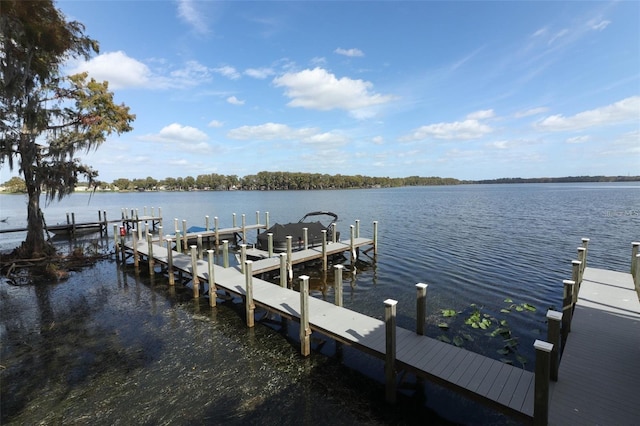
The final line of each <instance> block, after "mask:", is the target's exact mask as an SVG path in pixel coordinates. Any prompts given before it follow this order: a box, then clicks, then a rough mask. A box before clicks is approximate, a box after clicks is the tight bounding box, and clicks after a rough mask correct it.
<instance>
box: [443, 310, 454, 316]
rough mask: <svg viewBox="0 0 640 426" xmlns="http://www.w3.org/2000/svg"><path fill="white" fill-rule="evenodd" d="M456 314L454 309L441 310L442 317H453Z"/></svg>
mask: <svg viewBox="0 0 640 426" xmlns="http://www.w3.org/2000/svg"><path fill="white" fill-rule="evenodd" d="M456 314H457V312H456V311H455V310H454V309H443V310H442V316H443V317H455V316H456Z"/></svg>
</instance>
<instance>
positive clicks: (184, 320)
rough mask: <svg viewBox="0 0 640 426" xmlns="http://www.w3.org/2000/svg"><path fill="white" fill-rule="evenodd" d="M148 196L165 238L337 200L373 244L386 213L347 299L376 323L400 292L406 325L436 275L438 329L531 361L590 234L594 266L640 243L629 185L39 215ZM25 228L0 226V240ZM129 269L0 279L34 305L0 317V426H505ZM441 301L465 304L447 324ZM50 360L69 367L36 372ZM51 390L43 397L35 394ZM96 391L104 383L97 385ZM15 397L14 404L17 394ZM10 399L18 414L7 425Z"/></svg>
mask: <svg viewBox="0 0 640 426" xmlns="http://www.w3.org/2000/svg"><path fill="white" fill-rule="evenodd" d="M145 206H146V207H147V209H148V211H150V210H151V207H154V209H155V211H156V212H157V209H158V207H161V208H162V215H163V217H164V228H165V233H166V232H167V231H166V230H169V229H171V230H172V229H173V219H174V218H178V219H179V220H180V221H181V220H183V219H184V220H187V224H188V225H200V226H203V225H204V222H205V219H204V217H205V215H209V216H210V218H211V223H213V217H214V216H218V217H219V218H220V219H219V220H220V226H221V227H227V226H231V221H232V213H234V212H235V213H237V218H238V219H237V220H238V223H240V215H241V214H245V215H246V221H247V223H248V224H252V223H255V217H256V211H257V210H259V211H260V217H261V220H264V212H267V211H268V212H269V215H270V222H271V223H275V222H280V223H286V222H292V221H297V220H298V219H300V218H301V217H302V216H303V215H304V214H305V213H307V212H309V211H314V210H330V211H333V212H335V213H337V214H338V216H339V218H340V219H339V221H338V230H339V231H341V232H342V235H343V238H344V237H345V236H348V235H349V225H352V224H354V222H355V220H356V219H359V220H360V234H361V236H363V237H371V235H372V227H373V226H372V222H373V221H378V223H379V235H378V237H379V249H378V256H377V259H376V260H375V261H374V260H372V259H368V258H367V257H366V256H361V258H362V260H363V261H364V262H358V263H357V264H356V273H355V274H354V273H352V272H351V270H352V268H351V265H350V261H349V260H348V259H347V260H346V261H345V262H346V264H347V265H348V267H347V269H348V270H349V271H350V272H347V273H346V274H345V281H344V282H345V289H344V304H345V306H346V307H348V308H350V309H353V310H356V311H358V312H362V313H365V314H368V315H371V316H374V317H377V318H382V317H383V314H384V306H383V301H384V300H385V299H388V298H392V299H396V300H398V301H399V304H398V308H397V309H398V325H399V326H401V327H405V328H409V329H413V328H414V327H415V284H416V283H418V282H424V283H428V284H429V288H428V308H427V309H428V318H427V334H428V335H429V336H431V337H435V338H441V339H443V340H447V341H451V342H455V343H457V344H461V345H463V346H464V347H466V348H468V349H470V350H473V351H475V352H479V353H482V354H485V355H487V356H490V357H492V358H495V359H503V360H505V361H507V362H511V363H513V364H515V365H519V366H523V367H524V368H526V369H528V370H532V369H533V350H532V345H533V342H534V340H535V339H537V338H544V336H545V335H546V322H545V314H546V311H547V309H548V308H549V307H554V308H555V309H558V310H559V309H560V308H561V297H562V280H563V279H569V278H570V277H571V260H573V259H575V258H576V257H577V253H576V248H577V247H578V246H579V245H580V240H581V238H582V237H588V238H590V240H591V241H590V245H589V257H588V262H589V265H590V266H594V267H599V268H606V269H615V270H622V271H627V270H628V269H629V264H630V257H631V256H630V252H631V242H632V241H637V240H640V226H638V225H639V224H640V185H639V184H637V183H625V184H594V183H588V184H526V185H462V186H451V187H410V188H393V189H370V190H344V191H309V192H303V191H300V192H298V191H269V192H267V191H260V192H258V191H255V192H244V191H231V192H181V193H165V192H159V193H153V192H145V193H125V194H116V193H114V194H109V193H99V194H94V195H93V196H91V197H90V196H89V195H88V194H74V195H72V196H71V197H69V198H67V199H65V200H63V201H62V202H61V203H54V204H52V205H50V206H47V207H46V208H44V209H43V210H44V211H45V215H46V219H47V222H48V224H54V223H58V222H64V221H66V219H65V215H66V213H67V212H74V213H75V217H76V221H77V222H83V221H92V220H96V219H97V211H98V210H100V211H106V212H107V216H108V218H109V219H117V218H119V217H120V212H121V209H122V208H127V209H132V208H138V209H139V212H140V214H142V212H143V208H144V207H145ZM25 214H26V200H25V198H24V197H23V196H13V195H11V196H10V195H0V218H5V217H8V218H9V219H8V220H7V222H6V223H4V222H3V223H0V229H2V228H14V227H20V226H24V225H26V221H25V218H24V217H25ZM110 231H111V230H110ZM23 237H24V235H20V234H0V238H1V241H0V250H7V249H9V248H11V247H14V246H16V245H17V244H19V242H20V241H21V240H22V238H23ZM129 269H130V268H128V269H126V270H122V269H119V268H118V267H117V266H116V265H115V263H114V262H110V261H107V262H100V263H99V264H98V265H97V266H95V267H94V268H91V269H90V270H89V271H81V272H77V273H72V276H71V277H70V279H69V280H68V281H67V282H64V283H61V284H59V285H56V286H51V288H50V289H48V290H42V289H38V288H37V287H35V288H34V287H26V288H25V287H16V286H10V285H8V284H7V283H6V282H5V281H3V282H2V284H1V286H0V289H1V290H2V293H0V295H1V296H2V298H1V299H0V302H1V303H2V308H3V309H2V311H3V312H7V310H10V308H11V306H12V304H14V305H20V304H21V305H20V306H23V305H24V306H27V307H26V308H25V309H24V310H23V311H21V313H20V314H19V315H17V318H13V317H12V318H6V317H5V315H4V314H3V324H4V325H3V328H2V333H3V341H5V340H6V341H8V342H9V343H10V344H3V349H2V351H3V353H2V359H3V361H2V363H3V367H4V369H3V370H2V374H3V376H4V377H3V390H2V392H3V393H2V404H3V410H2V412H3V414H2V415H3V424H4V423H5V421H7V420H12V421H13V420H15V421H17V422H27V423H32V422H34V421H33V420H35V419H37V418H38V416H44V417H43V418H45V419H47V420H50V421H54V422H56V421H57V420H65V421H68V420H72V421H71V423H74V422H75V423H84V421H83V420H82V419H86V421H87V422H88V421H91V422H92V423H95V422H97V423H105V424H107V423H108V424H116V423H129V421H130V420H131V419H135V420H136V422H137V423H140V422H143V423H150V424H165V423H174V424H175V423H179V424H187V423H191V424H193V423H196V424H199V423H202V424H215V423H222V422H227V423H228V422H231V423H234V422H235V423H238V424H239V423H267V424H270V423H274V424H276V423H278V424H281V423H284V424H300V423H307V424H314V423H316V421H315V417H314V416H315V415H316V414H317V413H322V415H323V416H324V415H325V414H326V416H327V418H326V420H327V421H330V422H331V423H334V424H354V423H360V424H376V423H396V424H403V423H411V422H412V421H411V418H410V417H407V414H406V412H410V413H412V415H418V414H416V413H419V415H420V416H432V417H429V418H432V420H433V419H435V420H433V421H435V422H437V423H442V424H445V423H446V422H447V421H454V422H460V423H466V424H472V423H487V422H493V423H502V422H508V420H507V419H504V418H502V417H501V416H498V415H496V414H494V413H492V412H490V411H487V410H483V409H482V408H481V407H478V406H477V405H476V404H474V403H471V402H469V401H466V400H464V399H463V398H459V397H456V396H455V395H450V394H449V393H447V392H445V391H442V390H440V389H439V388H436V387H434V386H431V385H429V384H427V385H425V386H424V388H426V392H427V399H426V402H424V401H423V400H422V399H419V400H416V399H415V398H416V396H415V395H416V393H415V392H413V391H409V390H407V391H405V394H406V395H407V399H406V400H403V401H404V402H402V401H401V406H402V407H403V409H405V412H402V410H393V409H388V408H387V409H384V410H383V409H381V408H380V407H383V406H384V404H382V403H381V402H380V398H381V397H383V395H382V396H381V395H380V394H383V390H382V389H383V388H382V381H383V379H382V378H383V371H382V364H381V363H380V362H378V361H377V360H373V359H370V358H369V357H367V356H365V355H362V354H359V353H357V352H354V351H351V350H348V349H345V351H344V353H343V358H342V361H341V362H338V363H337V364H336V363H335V362H333V361H335V357H329V356H327V355H331V354H332V350H331V348H332V345H331V344H327V345H325V346H318V344H317V343H318V342H316V344H315V347H316V351H315V352H314V354H313V355H312V357H311V358H310V359H309V360H304V361H303V360H301V359H300V357H299V356H298V355H297V353H296V352H297V344H296V343H295V341H294V342H290V341H288V340H287V339H286V338H284V336H283V335H282V334H280V333H278V332H277V331H274V330H272V329H271V328H269V327H265V326H263V325H264V324H261V325H259V326H258V327H256V329H255V330H247V329H246V328H245V327H244V325H243V322H242V319H241V317H240V315H238V313H240V314H241V312H242V311H241V310H237V309H236V307H237V306H236V305H237V304H235V303H233V302H228V303H225V304H224V305H223V306H221V307H219V308H218V309H216V310H215V311H214V312H211V310H210V309H209V308H208V306H206V300H201V301H200V302H199V303H195V304H194V302H193V301H192V300H191V299H190V296H189V292H188V291H185V290H183V289H180V288H177V289H176V290H175V291H173V290H172V289H169V288H168V286H167V285H166V279H164V278H159V277H158V276H156V278H155V281H154V282H153V283H151V282H149V278H148V277H146V276H144V275H143V276H140V277H137V276H135V275H134V274H132V272H131V271H130V270H129ZM301 273H305V274H309V275H311V276H312V282H311V284H312V288H314V289H315V290H314V291H313V292H312V294H313V295H314V296H315V297H320V298H326V299H327V300H332V298H333V293H332V291H331V289H330V286H331V285H332V277H331V276H328V277H323V276H322V274H320V273H318V271H316V270H308V269H307V270H301V271H296V275H299V274H301ZM329 275H331V274H329ZM43 292H44V293H43ZM45 293H46V294H45ZM30 300H31V301H32V302H29V301H30ZM35 301H37V302H38V303H35ZM43 301H44V302H43ZM29 303H31V304H30V305H29ZM227 305H228V306H227ZM443 310H453V311H455V312H456V313H457V314H456V315H454V316H452V317H449V316H445V315H443V312H442V311H443ZM476 311H479V312H480V313H481V314H482V315H486V317H487V318H488V319H490V321H491V323H492V324H491V327H489V329H488V330H481V329H474V328H473V327H471V326H469V325H467V324H465V320H466V319H468V318H469V317H470V316H471V315H472V314H473V313H474V312H476ZM65 315H68V316H69V317H73V318H76V319H77V318H78V315H80V317H79V318H80V321H79V322H78V321H74V322H73V323H71V322H69V321H65V318H64V316H65ZM501 322H502V324H503V326H504V327H506V328H508V329H509V331H510V333H511V337H513V338H514V340H512V342H516V344H513V343H512V344H511V345H509V346H508V347H505V344H504V339H502V338H501V337H500V336H498V337H496V336H495V335H494V336H490V335H489V333H490V331H491V330H495V328H496V327H497V325H498V324H500V323H501ZM443 323H446V324H447V325H448V328H444V327H443V326H442V325H443ZM21 333H26V336H27V337H26V338H24V339H22V340H23V343H20V339H17V338H16V337H15V336H19V335H21ZM291 335H292V336H295V333H291ZM47 339H54V340H53V342H55V343H53V345H56V346H58V347H60V348H61V349H57V350H52V349H46V348H48V347H49V345H51V344H52V343H51V341H48V340H47ZM294 339H295V338H294ZM43 342H45V343H46V342H48V343H46V344H45V343H43ZM34 348H35V349H34ZM32 351H34V352H35V353H31V352H32ZM42 351H44V353H43V352H42ZM7 360H8V361H7ZM209 361H210V362H211V364H208V362H209ZM103 362H104V363H106V364H108V365H109V367H107V366H104V365H102V364H101V363H103ZM101 365H102V366H101ZM204 365H206V367H205V366H204ZM37 369H39V370H37ZM43 369H54V370H55V369H59V371H58V372H56V373H55V374H54V373H47V374H44V375H43V373H41V371H42V370H43ZM26 371H29V374H33V380H32V381H30V380H27V381H26V383H24V384H23V385H21V386H20V390H19V391H18V390H17V388H16V389H14V387H11V389H8V388H7V385H6V383H7V381H6V379H7V378H11V379H15V378H16V377H21V376H20V374H26V373H25V372H26ZM246 371H250V372H251V374H249V375H247V374H244V372H246ZM16 375H17V376H16ZM368 380H370V382H369V381H368ZM41 385H44V386H45V388H44V389H45V391H44V394H45V398H44V399H43V400H41V401H40V402H37V403H34V402H31V401H32V400H33V399H35V398H36V395H38V390H39V389H40V386H41ZM95 386H102V387H104V391H103V393H102V394H101V393H97V391H96V390H95ZM376 386H380V387H379V388H377V387H376ZM362 387H365V388H366V390H365V391H361V390H359V389H361V388H362ZM420 388H421V389H422V387H420ZM371 389H375V391H374V390H371ZM10 390H11V391H12V392H17V393H16V394H15V395H17V396H13V397H12V398H13V399H12V400H10V401H9V402H7V399H6V397H7V393H6V392H9V391H10ZM31 392H33V394H31ZM420 394H421V393H420V392H418V393H417V395H420ZM100 395H104V396H102V397H101V396H100ZM222 395H223V396H222ZM38 398H40V397H38ZM7 404H9V405H7ZM60 404H62V405H63V408H60ZM402 404H404V405H402ZM91 406H93V407H94V409H89V407H91ZM52 407H57V408H55V409H54V408H52ZM408 407H409V408H408ZM7 409H9V410H10V412H11V413H12V417H11V418H5V417H4V416H5V415H6V412H7ZM415 410H418V411H415ZM438 416H441V417H438ZM35 423H37V421H35Z"/></svg>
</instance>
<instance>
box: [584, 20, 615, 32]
mask: <svg viewBox="0 0 640 426" xmlns="http://www.w3.org/2000/svg"><path fill="white" fill-rule="evenodd" d="M610 23H611V21H608V20H606V19H603V20H599V21H597V20H595V19H592V20H591V21H589V22H587V26H588V27H589V28H591V29H592V30H595V31H602V30H604V29H605V28H607V27H608V26H609V24H610Z"/></svg>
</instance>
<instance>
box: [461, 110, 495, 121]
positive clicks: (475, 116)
mask: <svg viewBox="0 0 640 426" xmlns="http://www.w3.org/2000/svg"><path fill="white" fill-rule="evenodd" d="M494 116H495V113H494V112H493V110H492V109H485V110H481V111H476V112H472V113H471V114H469V115H467V119H469V120H485V119H487V118H492V117H494Z"/></svg>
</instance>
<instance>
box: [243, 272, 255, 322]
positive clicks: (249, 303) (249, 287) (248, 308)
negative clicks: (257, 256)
mask: <svg viewBox="0 0 640 426" xmlns="http://www.w3.org/2000/svg"><path fill="white" fill-rule="evenodd" d="M252 264H253V261H251V260H247V261H245V262H244V266H243V268H242V269H244V270H246V273H245V274H244V282H245V297H244V306H245V313H246V316H247V318H246V320H247V327H253V326H254V322H255V318H254V312H255V309H256V306H255V304H254V303H253V273H252V269H253V265H252Z"/></svg>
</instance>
